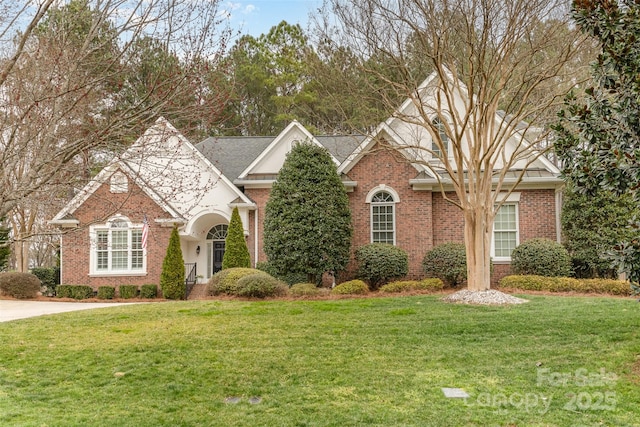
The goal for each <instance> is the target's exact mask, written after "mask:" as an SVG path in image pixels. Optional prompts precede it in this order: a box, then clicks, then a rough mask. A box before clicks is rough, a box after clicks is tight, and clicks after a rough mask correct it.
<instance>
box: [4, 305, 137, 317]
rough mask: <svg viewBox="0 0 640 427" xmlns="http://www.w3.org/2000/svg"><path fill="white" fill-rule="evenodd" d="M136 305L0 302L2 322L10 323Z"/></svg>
mask: <svg viewBox="0 0 640 427" xmlns="http://www.w3.org/2000/svg"><path fill="white" fill-rule="evenodd" d="M128 304H136V303H120V302H113V303H102V302H49V301H20V300H0V322H8V321H10V320H16V319H26V318H27V317H35V316H42V315H45V314H55V313H65V312H67V311H78V310H89V309H91V308H103V307H115V306H117V305H128Z"/></svg>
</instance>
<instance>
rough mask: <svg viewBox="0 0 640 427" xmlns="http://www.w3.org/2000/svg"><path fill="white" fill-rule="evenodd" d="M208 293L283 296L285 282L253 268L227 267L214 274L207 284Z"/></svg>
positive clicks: (251, 296) (285, 286)
mask: <svg viewBox="0 0 640 427" xmlns="http://www.w3.org/2000/svg"><path fill="white" fill-rule="evenodd" d="M207 287H208V288H207V292H208V294H209V295H229V296H237V297H248V298H268V297H276V296H284V295H286V294H287V293H288V292H289V287H288V286H287V284H286V283H284V282H283V281H281V280H278V279H276V278H275V277H273V276H271V275H269V274H268V273H265V272H264V271H261V270H256V269H254V268H244V267H238V268H227V269H224V270H222V271H219V272H217V273H216V274H214V275H213V276H212V277H211V279H209V283H208V284H207Z"/></svg>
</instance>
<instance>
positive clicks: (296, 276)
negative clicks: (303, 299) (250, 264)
mask: <svg viewBox="0 0 640 427" xmlns="http://www.w3.org/2000/svg"><path fill="white" fill-rule="evenodd" d="M256 268H257V269H258V270H261V271H264V272H265V273H267V274H269V275H271V276H273V277H275V278H276V279H280V280H282V281H283V282H285V283H287V284H288V285H293V284H295V283H304V282H306V281H307V275H306V274H303V273H282V274H281V273H278V271H277V270H276V268H275V267H274V266H273V264H271V263H270V262H269V261H264V262H259V263H258V264H256Z"/></svg>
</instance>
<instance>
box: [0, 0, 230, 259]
mask: <svg viewBox="0 0 640 427" xmlns="http://www.w3.org/2000/svg"><path fill="white" fill-rule="evenodd" d="M19 3H21V2H15V1H12V0H0V11H2V12H3V13H2V14H1V16H2V18H0V217H2V216H7V218H8V220H9V221H10V222H11V224H12V233H11V237H12V242H13V243H14V255H15V257H16V263H17V265H16V267H17V268H18V269H19V270H21V271H23V270H26V269H27V268H28V266H29V247H30V245H31V241H32V239H31V237H32V236H34V235H37V234H43V233H44V234H46V233H51V232H52V230H51V229H47V226H46V220H47V219H50V218H51V216H52V215H53V214H54V212H52V211H51V209H52V208H53V209H55V208H58V209H59V208H60V207H61V206H62V204H63V203H64V201H65V200H68V194H69V192H70V191H71V190H72V189H74V188H78V187H81V186H83V185H84V184H85V183H86V182H87V181H88V179H89V178H91V177H92V176H94V175H95V173H96V172H97V170H98V169H99V168H100V166H101V164H103V163H104V161H105V160H106V159H108V158H109V157H112V156H114V155H117V154H118V153H119V152H120V151H122V150H123V149H125V148H126V147H128V146H129V145H130V144H131V143H132V142H133V141H134V140H135V139H136V138H137V137H139V136H140V135H141V134H142V132H143V131H144V130H145V129H146V128H147V127H148V126H150V125H151V124H152V123H153V122H154V121H155V120H156V119H157V118H158V117H160V116H165V117H168V118H170V119H175V120H177V121H179V123H178V124H179V126H180V128H181V130H182V131H183V132H184V133H186V134H191V135H200V134H202V133H207V131H208V129H209V127H210V126H212V124H213V123H216V122H217V120H218V119H219V117H220V114H221V111H222V107H223V102H224V96H225V95H224V92H223V91H220V90H218V85H217V79H219V78H220V74H221V73H222V71H221V70H219V69H218V67H217V66H218V63H219V59H220V58H221V57H222V55H223V53H224V52H225V50H226V45H227V43H228V41H229V38H230V36H231V32H230V30H229V28H228V27H227V26H226V25H225V24H224V14H222V13H221V10H219V4H220V2H219V1H218V0H134V1H130V0H107V1H101V0H71V1H68V2H56V1H53V0H31V1H27V2H26V3H25V4H23V5H21V4H19ZM44 212H46V213H47V215H49V217H48V218H47V215H44Z"/></svg>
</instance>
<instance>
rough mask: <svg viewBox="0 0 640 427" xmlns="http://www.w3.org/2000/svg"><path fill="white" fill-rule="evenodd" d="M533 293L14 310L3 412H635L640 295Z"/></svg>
mask: <svg viewBox="0 0 640 427" xmlns="http://www.w3.org/2000/svg"><path fill="white" fill-rule="evenodd" d="M526 298H528V299H530V301H531V302H529V303H527V304H523V305H518V306H509V307H478V306H464V305H450V304H444V303H441V302H440V301H438V296H433V295H429V296H413V297H399V298H372V299H353V300H328V301H265V302H246V301H245V302H243V301H193V302H191V301H186V302H172V303H163V304H141V305H134V306H124V307H113V308H108V309H99V310H89V311H80V312H74V313H65V314H59V315H54V316H47V317H41V318H33V319H26V320H20V321H13V322H8V323H3V324H0V425H3V426H110V427H113V426H234V425H237V426H355V425H378V426H392V425H393V426H400V425H402V426H494V425H495V426H569V425H581V426H591V425H593V426H596V425H597V426H603V425H606V426H614V425H615V426H634V425H640V384H639V383H640V376H639V374H638V373H639V371H640V359H639V357H640V339H639V336H638V332H639V331H640V315H639V310H640V305H639V304H638V302H636V301H635V300H632V299H621V298H591V297H552V296H527V297H526ZM445 387H448V388H461V389H463V390H464V391H465V392H466V393H468V395H469V397H468V398H466V399H463V398H446V397H445V396H444V394H443V391H442V388H445ZM234 402H237V403H234Z"/></svg>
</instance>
